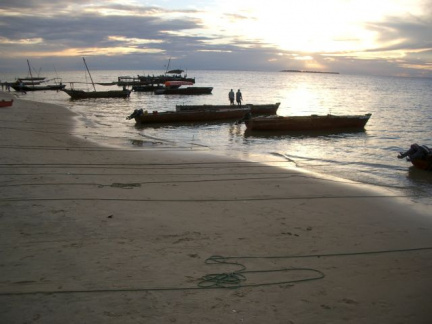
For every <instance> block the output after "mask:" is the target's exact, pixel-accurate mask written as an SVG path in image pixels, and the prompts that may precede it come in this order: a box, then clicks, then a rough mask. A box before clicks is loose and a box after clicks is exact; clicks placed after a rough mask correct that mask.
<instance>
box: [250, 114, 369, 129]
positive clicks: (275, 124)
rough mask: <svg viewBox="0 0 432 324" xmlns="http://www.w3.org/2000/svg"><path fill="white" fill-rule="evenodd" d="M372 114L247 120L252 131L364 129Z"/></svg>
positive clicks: (276, 117) (275, 117)
mask: <svg viewBox="0 0 432 324" xmlns="http://www.w3.org/2000/svg"><path fill="white" fill-rule="evenodd" d="M370 116H371V114H366V115H351V116H350V115H348V116H334V115H326V116H317V115H311V116H290V117H282V116H270V117H255V118H251V119H249V120H246V121H245V124H246V127H247V129H248V130H250V131H287V132H292V131H293V132H295V131H332V130H341V129H352V130H360V129H364V127H365V125H366V123H367V122H368V120H369V118H370Z"/></svg>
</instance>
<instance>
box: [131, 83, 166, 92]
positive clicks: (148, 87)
mask: <svg viewBox="0 0 432 324" xmlns="http://www.w3.org/2000/svg"><path fill="white" fill-rule="evenodd" d="M158 89H164V86H162V85H160V84H157V85H154V84H145V85H134V86H133V87H132V91H135V92H154V91H155V90H158Z"/></svg>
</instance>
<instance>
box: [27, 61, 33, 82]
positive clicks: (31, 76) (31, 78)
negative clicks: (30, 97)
mask: <svg viewBox="0 0 432 324" xmlns="http://www.w3.org/2000/svg"><path fill="white" fill-rule="evenodd" d="M27 65H28V68H29V72H30V80H31V82H32V85H33V87H34V80H33V75H32V73H31V67H30V62H29V60H27Z"/></svg>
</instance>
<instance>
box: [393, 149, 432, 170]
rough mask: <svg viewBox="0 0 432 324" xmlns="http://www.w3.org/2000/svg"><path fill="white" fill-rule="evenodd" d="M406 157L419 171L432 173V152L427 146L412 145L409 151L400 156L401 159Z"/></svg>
mask: <svg viewBox="0 0 432 324" xmlns="http://www.w3.org/2000/svg"><path fill="white" fill-rule="evenodd" d="M404 157H406V158H407V161H408V162H411V163H412V165H413V166H414V167H416V168H417V169H421V170H428V171H432V150H431V149H430V148H429V147H427V146H426V145H418V144H412V145H411V147H410V149H409V150H408V151H406V152H405V153H400V154H399V155H398V158H399V159H402V158H404Z"/></svg>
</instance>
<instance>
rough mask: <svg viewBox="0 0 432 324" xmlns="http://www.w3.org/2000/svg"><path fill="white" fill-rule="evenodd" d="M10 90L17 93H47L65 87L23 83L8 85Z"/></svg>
mask: <svg viewBox="0 0 432 324" xmlns="http://www.w3.org/2000/svg"><path fill="white" fill-rule="evenodd" d="M10 86H11V88H12V89H14V90H15V91H19V92H28V91H48V90H57V91H58V90H63V89H64V88H65V87H66V85H64V84H62V83H61V82H60V83H59V84H46V85H43V84H23V83H14V84H11V85H10Z"/></svg>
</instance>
